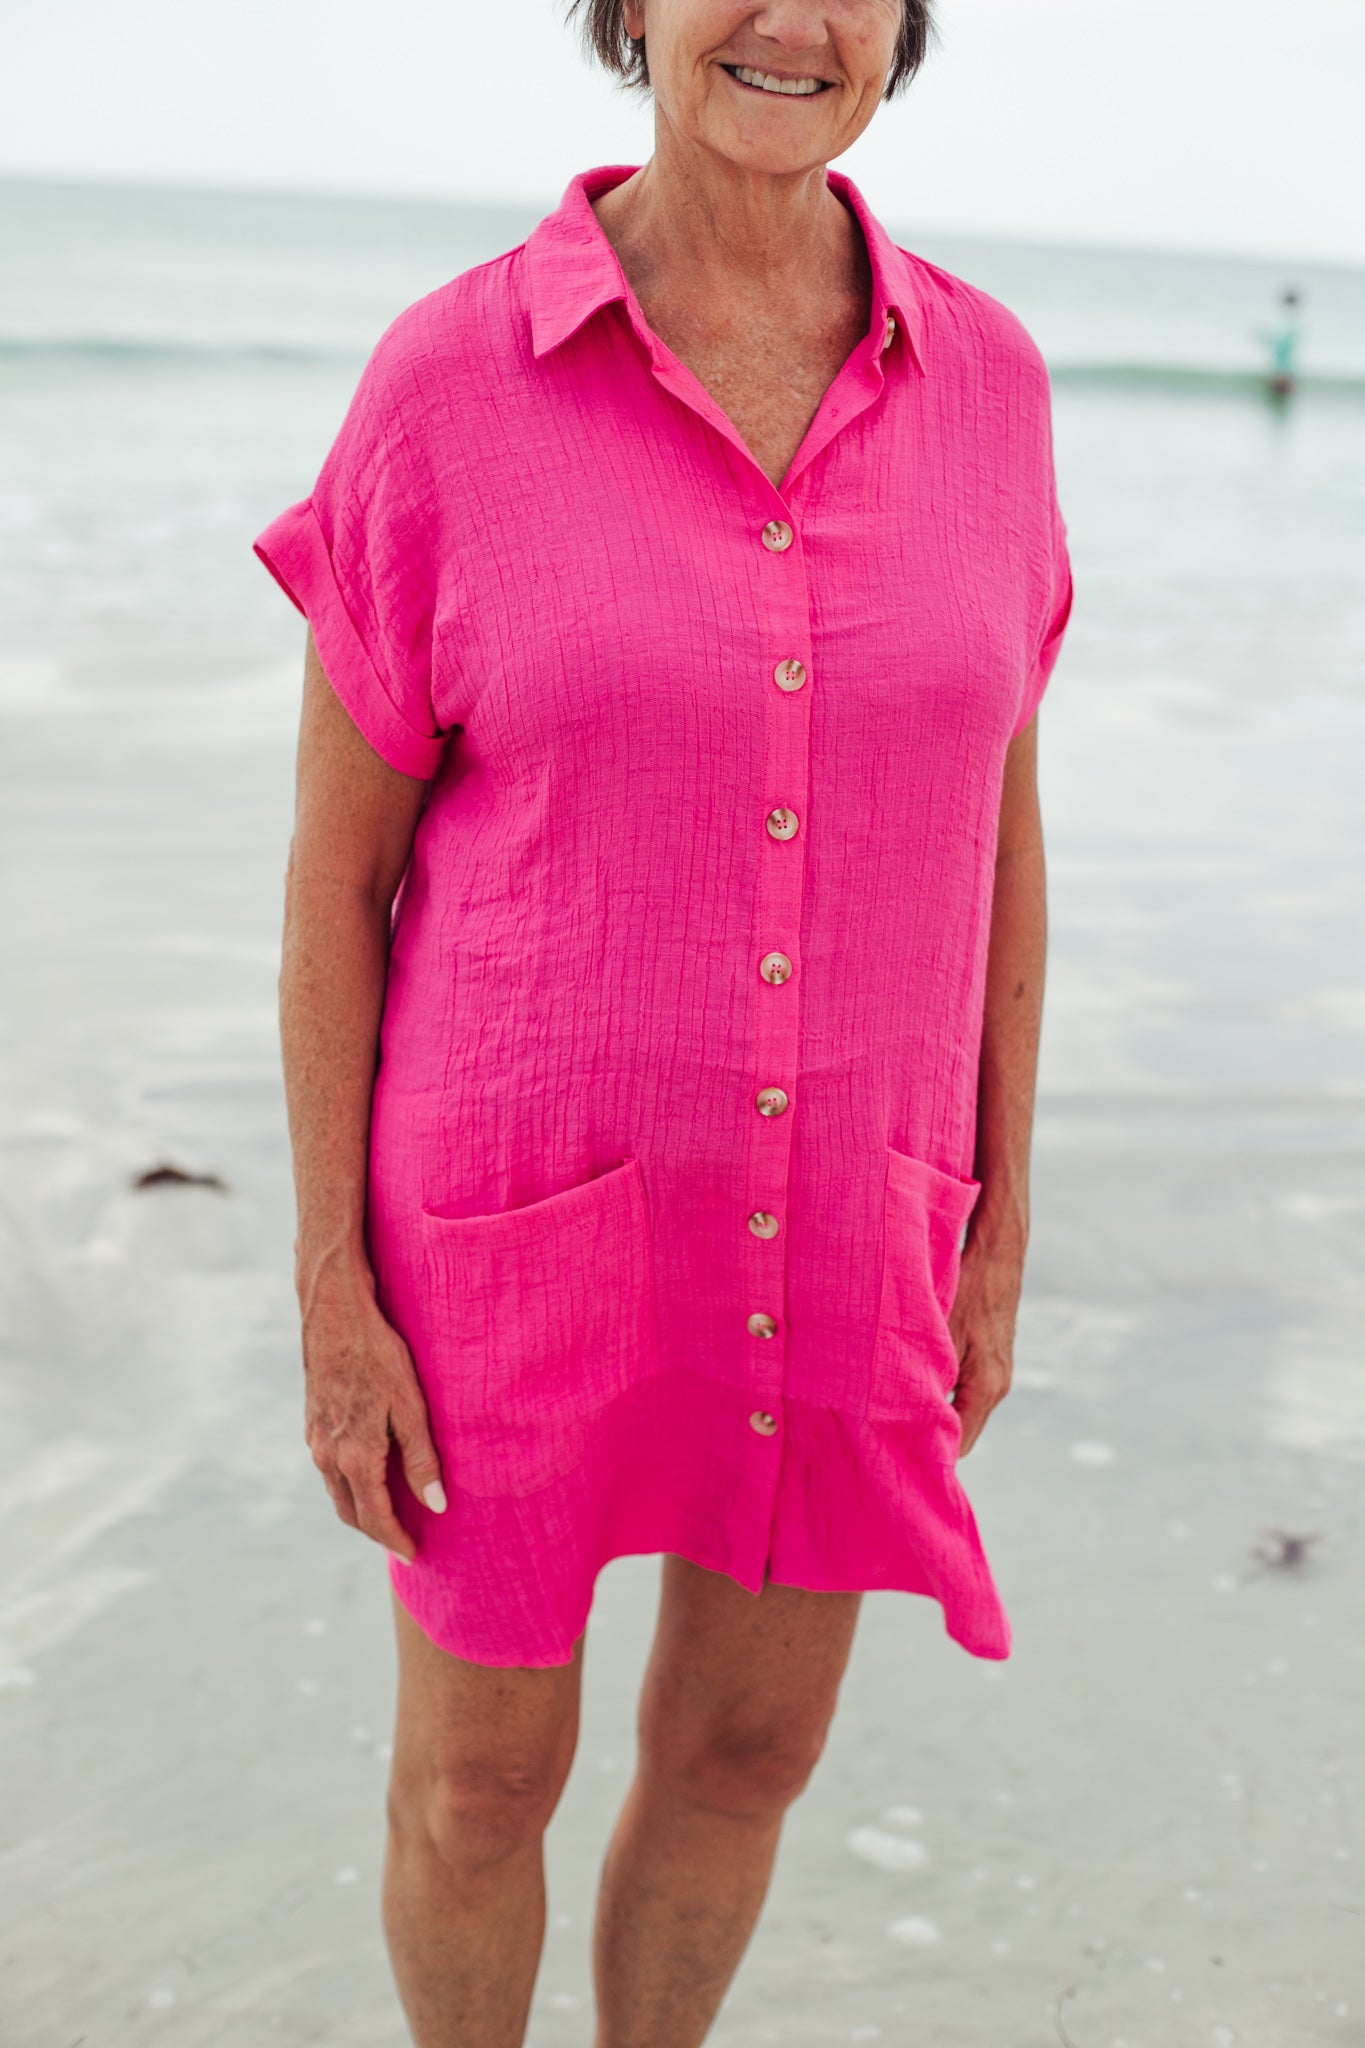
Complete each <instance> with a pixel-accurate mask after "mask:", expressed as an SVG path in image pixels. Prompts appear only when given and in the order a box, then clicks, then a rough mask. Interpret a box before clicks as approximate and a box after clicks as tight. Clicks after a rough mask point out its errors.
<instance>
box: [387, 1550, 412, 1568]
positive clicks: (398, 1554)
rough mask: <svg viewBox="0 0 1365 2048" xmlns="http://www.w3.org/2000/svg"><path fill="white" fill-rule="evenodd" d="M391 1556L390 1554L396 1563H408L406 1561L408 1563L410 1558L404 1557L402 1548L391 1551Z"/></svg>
mask: <svg viewBox="0 0 1365 2048" xmlns="http://www.w3.org/2000/svg"><path fill="white" fill-rule="evenodd" d="M389 1556H390V1557H391V1558H392V1559H393V1561H394V1563H395V1564H401V1565H406V1563H407V1561H408V1560H407V1559H406V1558H405V1557H404V1555H403V1553H402V1551H401V1550H391V1551H390V1552H389Z"/></svg>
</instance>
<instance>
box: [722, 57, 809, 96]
mask: <svg viewBox="0 0 1365 2048" xmlns="http://www.w3.org/2000/svg"><path fill="white" fill-rule="evenodd" d="M720 68H721V70H722V71H728V72H729V74H730V76H731V78H734V79H737V80H738V82H739V83H740V84H741V85H747V86H752V87H753V89H754V90H755V91H756V92H776V93H781V94H783V96H784V97H785V98H787V99H809V98H810V97H811V95H812V94H813V93H817V92H827V91H828V90H829V85H830V81H829V80H828V79H827V78H776V77H774V75H773V73H772V72H771V71H751V70H750V69H749V66H748V65H747V64H722V65H721V67H720Z"/></svg>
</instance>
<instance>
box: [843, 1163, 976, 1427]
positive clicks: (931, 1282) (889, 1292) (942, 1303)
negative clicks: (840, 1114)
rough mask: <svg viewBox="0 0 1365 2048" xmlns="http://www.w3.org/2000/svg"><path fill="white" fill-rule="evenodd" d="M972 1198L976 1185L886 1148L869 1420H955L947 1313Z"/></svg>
mask: <svg viewBox="0 0 1365 2048" xmlns="http://www.w3.org/2000/svg"><path fill="white" fill-rule="evenodd" d="M980 1192H981V1184H980V1182H979V1181H974V1180H956V1179H954V1177H953V1176H952V1175H951V1174H948V1173H940V1172H939V1170H938V1168H937V1167H934V1166H927V1165H926V1164H925V1162H924V1161H923V1160H922V1159H912V1158H911V1157H910V1155H909V1154H908V1153H907V1152H897V1151H894V1150H893V1149H892V1147H891V1146H889V1145H888V1146H887V1148H886V1197H885V1206H884V1209H883V1221H882V1282H881V1295H880V1303H879V1308H878V1316H877V1335H876V1340H875V1343H874V1345H873V1354H872V1371H871V1384H870V1387H869V1399H868V1418H869V1420H871V1421H880V1422H906V1421H915V1420H918V1419H922V1420H925V1421H927V1422H932V1421H937V1422H939V1423H940V1424H944V1423H949V1424H951V1423H952V1422H954V1421H955V1419H956V1418H955V1417H954V1416H953V1415H952V1412H951V1407H950V1404H949V1402H948V1396H949V1394H950V1393H951V1392H952V1389H953V1387H954V1385H955V1384H956V1381H957V1370H958V1361H957V1351H956V1348H955V1346H954V1344H953V1340H952V1337H951V1335H950V1334H949V1330H948V1311H949V1310H950V1309H951V1307H952V1305H953V1296H954V1295H955V1294H956V1293H957V1281H958V1273H959V1271H960V1269H961V1263H962V1232H963V1229H964V1228H965V1226H966V1222H967V1218H968V1217H969V1216H970V1215H971V1213H972V1209H973V1207H974V1205H975V1203H976V1198H977V1196H978V1195H979V1194H980ZM945 1409H947V1410H948V1413H947V1414H946V1415H945V1413H944V1411H945Z"/></svg>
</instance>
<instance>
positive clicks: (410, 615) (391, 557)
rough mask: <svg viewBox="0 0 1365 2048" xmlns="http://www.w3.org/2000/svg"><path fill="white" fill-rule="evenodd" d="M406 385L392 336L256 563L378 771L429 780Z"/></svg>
mask: <svg viewBox="0 0 1365 2048" xmlns="http://www.w3.org/2000/svg"><path fill="white" fill-rule="evenodd" d="M414 382H415V380H414V379H413V377H412V375H411V373H410V371H409V369H408V367H407V365H406V364H405V361H404V358H403V354H402V349H401V344H400V343H399V341H398V340H397V338H396V337H395V334H394V331H393V330H390V333H389V334H388V335H386V336H385V337H384V339H383V340H382V341H381V342H380V344H379V346H378V348H377V349H376V350H375V352H374V354H373V355H372V356H371V358H370V360H369V362H368V363H367V364H366V367H365V370H364V372H363V373H362V375H361V379H360V383H359V385H358V386H357V388H356V392H355V396H354V397H353V398H352V400H351V403H350V406H349V408H348V410H347V413H346V417H345V419H344V420H343V422H342V425H341V430H340V432H339V433H338V435H337V438H336V440H335V441H334V442H333V444H332V447H331V449H330V450H329V452H328V454H327V457H326V460H325V461H324V463H323V466H322V469H321V471H320V473H319V475H318V480H317V483H316V484H315V486H314V488H313V491H312V494H311V496H309V497H307V498H304V499H302V500H301V501H300V503H298V504H297V505H291V506H290V507H289V509H288V510H287V511H285V512H282V513H281V514H280V515H279V517H278V518H277V519H275V520H273V521H272V523H271V524H270V525H269V526H267V527H266V529H265V531H264V533H262V534H260V535H259V536H258V538H257V539H256V541H255V543H254V546H255V551H256V554H257V555H258V556H259V557H260V559H261V561H262V562H264V564H265V566H266V568H267V569H269V571H270V573H271V575H272V576H274V578H275V580H276V582H277V583H279V584H280V586H281V588H282V589H283V590H284V591H285V593H286V595H287V596H288V597H289V598H291V599H292V600H293V602H294V604H295V605H296V606H297V607H298V609H299V610H300V611H301V612H302V613H303V615H304V617H305V618H306V619H307V620H308V623H309V625H310V626H311V627H312V629H313V638H314V641H315V643H316V645H317V650H318V655H319V658H320V660H321V662H322V666H323V668H324V669H325V670H326V672H327V676H328V679H329V681H330V682H331V684H332V687H333V689H334V690H335V691H336V693H337V695H338V697H339V698H340V699H341V701H342V703H343V704H344V705H345V706H346V709H347V711H348V712H349V713H350V715H351V717H352V718H353V719H354V721H355V723H356V725H357V726H358V727H359V729H360V731H361V732H362V733H363V734H364V736H365V738H366V739H367V740H368V741H369V743H370V745H371V746H372V747H373V748H374V750H375V752H376V753H377V754H378V755H379V756H380V757H381V759H383V760H385V761H387V762H388V764H389V766H390V767H391V768H396V769H398V770H399V771H400V773H402V774H404V775H412V776H416V777H420V778H422V779H424V780H425V779H427V778H429V777H430V776H432V775H434V774H435V772H436V769H437V767H438V765H439V763H440V760H441V755H442V752H443V750H444V747H445V738H444V735H443V734H441V733H440V732H439V731H438V728H437V720H436V716H435V712H434V710H433V707H432V621H433V618H434V616H435V600H436V592H435V587H434V586H435V572H436V566H437V563H438V561H439V551H438V549H437V548H436V547H435V545H434V535H435V532H436V526H437V510H438V507H437V503H436V493H435V488H434V481H433V473H432V465H431V462H430V456H429V451H428V449H427V447H426V445H425V436H424V435H423V433H422V430H421V413H420V409H419V406H418V403H417V402H416V398H415V393H414V389H413V386H414Z"/></svg>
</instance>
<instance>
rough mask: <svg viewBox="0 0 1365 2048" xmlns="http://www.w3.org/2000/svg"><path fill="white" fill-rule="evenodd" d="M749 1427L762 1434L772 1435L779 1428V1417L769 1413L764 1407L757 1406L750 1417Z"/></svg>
mask: <svg viewBox="0 0 1365 2048" xmlns="http://www.w3.org/2000/svg"><path fill="white" fill-rule="evenodd" d="M749 1427H750V1429H753V1430H756V1431H757V1432H758V1434H759V1435H760V1436H771V1435H772V1434H773V1432H774V1431H775V1430H776V1428H777V1417H776V1416H775V1415H769V1414H767V1413H766V1411H765V1410H764V1409H762V1408H755V1410H754V1412H753V1414H752V1415H751V1416H750V1417H749Z"/></svg>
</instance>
